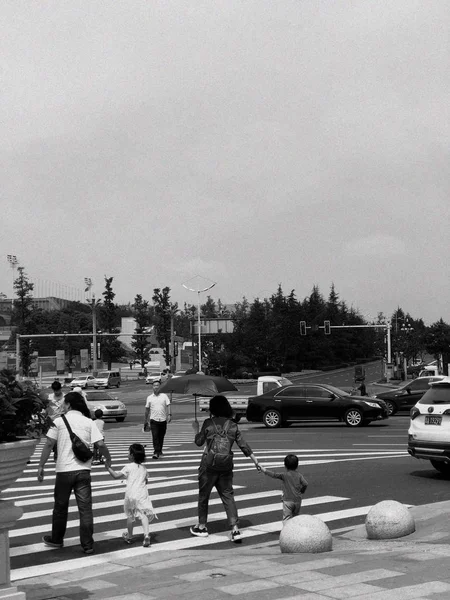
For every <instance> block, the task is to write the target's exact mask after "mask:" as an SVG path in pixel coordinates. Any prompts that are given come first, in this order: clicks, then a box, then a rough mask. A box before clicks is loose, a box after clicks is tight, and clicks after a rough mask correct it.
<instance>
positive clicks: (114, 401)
mask: <svg viewBox="0 0 450 600" xmlns="http://www.w3.org/2000/svg"><path fill="white" fill-rule="evenodd" d="M86 396H87V400H86V402H87V405H88V407H89V410H90V411H91V417H94V413H95V411H96V410H97V408H100V409H101V410H102V411H103V417H102V418H103V419H105V420H109V419H115V420H116V421H117V422H118V423H122V422H123V421H125V417H126V416H127V407H126V406H125V404H124V403H123V402H121V401H120V400H119V399H118V398H117V396H113V395H112V394H110V393H109V392H103V391H98V392H87V393H86Z"/></svg>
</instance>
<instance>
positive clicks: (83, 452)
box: [61, 415, 94, 462]
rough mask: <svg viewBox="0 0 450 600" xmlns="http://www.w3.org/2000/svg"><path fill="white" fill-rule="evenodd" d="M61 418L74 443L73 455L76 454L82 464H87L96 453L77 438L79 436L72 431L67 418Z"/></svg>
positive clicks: (63, 416)
mask: <svg viewBox="0 0 450 600" xmlns="http://www.w3.org/2000/svg"><path fill="white" fill-rule="evenodd" d="M61 416H62V419H63V421H64V423H65V425H66V427H67V430H68V431H69V436H70V441H71V442H72V450H73V453H74V454H75V457H76V458H78V460H80V461H81V462H87V461H88V460H90V459H91V458H92V457H93V456H94V453H93V452H92V450H91V449H90V448H89V446H86V444H85V443H84V442H83V440H82V439H80V438H79V437H78V436H77V434H76V433H74V432H73V431H72V428H71V427H70V425H69V422H68V420H67V419H66V416H65V415H61Z"/></svg>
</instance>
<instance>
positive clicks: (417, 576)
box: [13, 501, 450, 600]
mask: <svg viewBox="0 0 450 600" xmlns="http://www.w3.org/2000/svg"><path fill="white" fill-rule="evenodd" d="M411 512H412V514H413V516H414V519H415V522H416V532H415V533H413V534H411V535H410V536H407V537H404V538H400V539H397V540H390V541H386V540H385V541H370V540H366V539H365V534H364V532H365V529H364V526H362V527H361V526H360V527H356V528H355V529H353V530H351V531H350V532H347V533H338V532H336V533H335V534H334V535H333V550H332V551H331V552H326V553H322V554H281V552H280V550H279V546H278V533H276V534H274V539H273V541H270V542H268V543H263V544H262V543H260V544H257V543H256V544H248V543H247V544H246V543H245V538H244V543H243V544H242V546H238V545H232V544H231V543H230V542H228V543H227V542H224V543H223V545H222V544H220V549H216V548H217V545H215V546H214V547H213V548H211V547H203V546H204V545H205V543H207V540H203V539H199V548H198V550H193V549H190V550H178V551H170V552H168V551H158V550H157V544H155V546H154V547H153V548H150V549H144V548H142V547H138V546H137V545H136V547H131V548H130V547H128V548H127V549H126V550H124V551H123V552H121V553H114V555H113V554H111V555H106V556H105V560H104V561H103V562H102V563H101V564H96V565H91V566H90V568H89V560H90V557H85V558H80V559H79V560H77V561H76V562H77V563H78V566H79V568H78V569H74V570H71V571H67V570H62V571H61V572H60V573H58V574H56V575H54V574H53V575H46V576H42V577H35V578H33V579H23V580H21V581H15V582H13V585H15V586H17V587H18V589H19V591H22V592H26V594H27V600H44V599H46V598H55V599H60V600H63V599H64V600H67V599H70V600H84V599H89V598H95V599H102V598H105V599H106V598H108V599H109V600H118V599H120V600H150V599H152V598H165V599H172V598H173V599H180V600H181V599H186V600H188V599H189V600H225V599H228V600H229V599H230V598H233V597H238V596H239V597H240V598H245V599H246V600H278V599H279V600H293V599H294V598H299V599H301V600H330V599H331V598H335V599H336V598H338V599H341V598H351V599H352V600H412V599H414V600H421V599H425V598H429V599H432V600H448V599H449V598H450V518H449V517H450V501H449V502H440V503H435V504H428V505H423V506H418V507H413V508H411Z"/></svg>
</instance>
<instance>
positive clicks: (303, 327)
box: [300, 321, 392, 381]
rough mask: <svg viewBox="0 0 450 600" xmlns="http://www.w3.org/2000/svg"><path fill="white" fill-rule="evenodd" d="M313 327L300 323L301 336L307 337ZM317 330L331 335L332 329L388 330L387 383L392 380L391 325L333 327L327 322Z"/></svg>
mask: <svg viewBox="0 0 450 600" xmlns="http://www.w3.org/2000/svg"><path fill="white" fill-rule="evenodd" d="M307 329H311V327H307V326H306V321H300V335H306V330H307ZM317 329H323V330H324V332H325V334H327V335H329V333H331V329H385V330H386V358H387V364H388V368H387V369H386V381H389V379H390V365H391V363H392V350H391V323H390V322H388V323H379V324H378V325H331V324H330V322H329V321H325V322H324V325H318V326H317Z"/></svg>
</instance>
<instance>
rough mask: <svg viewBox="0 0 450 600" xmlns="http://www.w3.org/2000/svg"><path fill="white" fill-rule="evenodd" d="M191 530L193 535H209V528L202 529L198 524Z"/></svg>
mask: <svg viewBox="0 0 450 600" xmlns="http://www.w3.org/2000/svg"><path fill="white" fill-rule="evenodd" d="M190 531H191V533H192V535H196V536H197V537H208V530H207V529H206V527H203V528H202V529H200V527H199V526H198V525H195V526H194V527H191V529H190Z"/></svg>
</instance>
